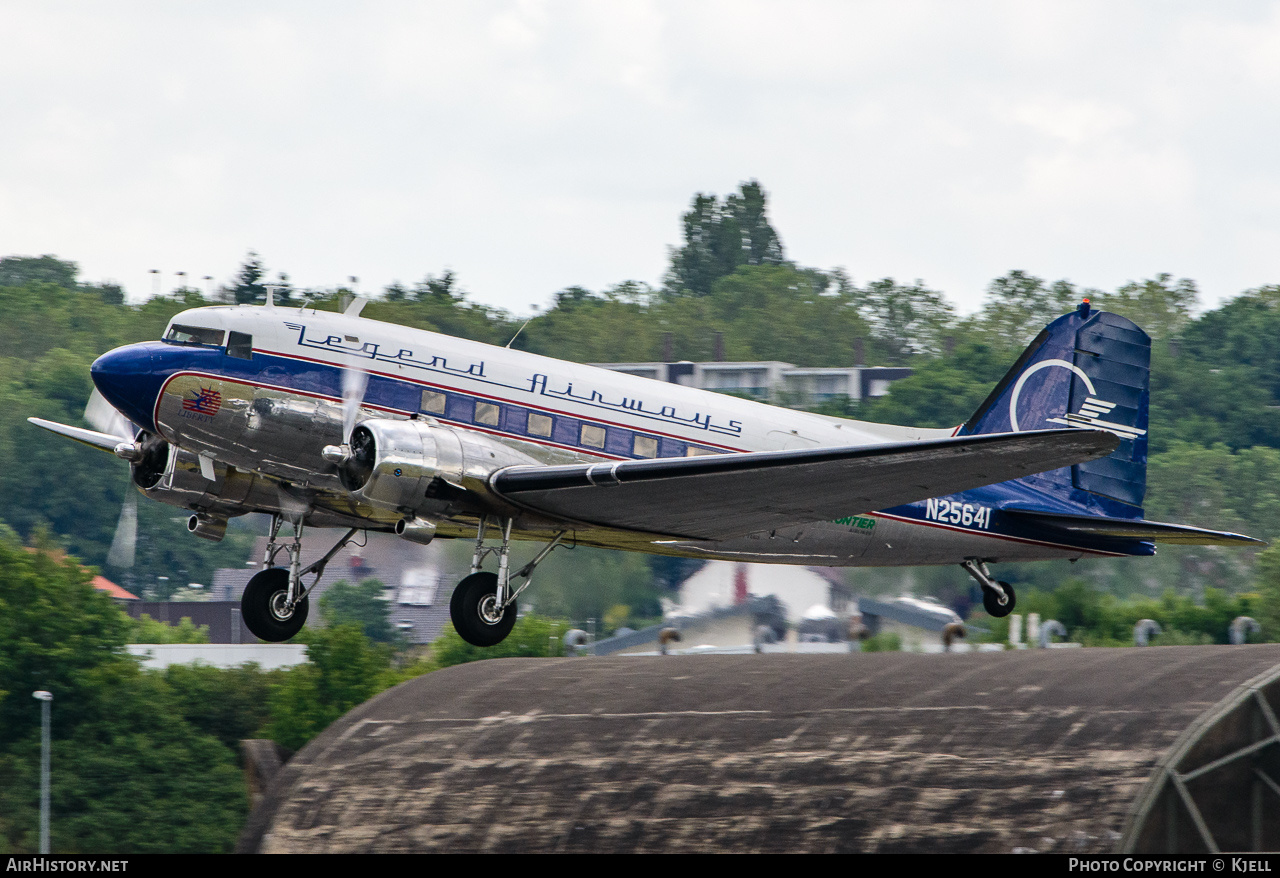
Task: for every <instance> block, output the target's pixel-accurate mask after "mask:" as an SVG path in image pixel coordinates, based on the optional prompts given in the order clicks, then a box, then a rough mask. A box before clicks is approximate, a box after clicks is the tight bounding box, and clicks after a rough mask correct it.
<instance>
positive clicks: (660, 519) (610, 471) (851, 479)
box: [490, 429, 1120, 540]
mask: <svg viewBox="0 0 1280 878" xmlns="http://www.w3.org/2000/svg"><path fill="white" fill-rule="evenodd" d="M1119 441H1120V440H1119V439H1118V438H1117V437H1116V436H1115V435H1113V434H1111V433H1107V432H1104V431H1101V430H1077V429H1068V430H1037V431H1027V432H1024V433H995V434H983V435H978V436H960V437H954V438H947V439H935V440H932V441H927V442H899V443H893V444H886V445H858V446H843V447H837V448H806V449H801V450H791V451H756V452H743V453H733V454H719V455H714V456H710V457H682V458H674V459H670V458H669V459H659V460H627V461H619V462H616V463H614V462H610V463H597V464H581V465H572V466H549V467H531V466H516V467H508V468H507V469H503V470H499V471H498V472H497V473H495V474H494V475H493V476H492V478H491V479H490V485H491V487H492V488H493V490H494V491H495V492H497V493H498V494H500V495H501V496H503V497H505V498H506V499H508V500H510V501H511V502H513V503H515V504H517V505H519V506H523V507H525V508H528V509H531V510H534V511H537V512H540V513H543V514H545V515H549V516H551V517H553V518H559V519H565V520H569V521H578V522H583V523H586V524H595V525H603V526H605V527H613V528H620V529H624V530H632V531H639V532H643V533H652V534H663V535H667V536H673V537H681V538H685V539H713V540H714V539H727V538H730V537H735V536H742V535H744V534H749V533H758V532H760V531H765V530H772V529H775V528H780V527H789V526H792V525H798V524H806V523H808V522H813V521H825V520H831V519H835V518H839V517H841V516H845V515H851V514H855V513H862V512H872V511H875V510H877V509H887V508H890V507H893V506H898V505H901V504H903V503H914V502H916V501H919V500H925V499H928V498H929V497H940V496H944V495H946V494H953V493H955V492H957V491H964V490H968V489H970V488H977V487H980V486H982V485H990V484H995V483H997V482H1004V481H1008V480H1009V479H1016V478H1020V477H1022V476H1025V475H1028V474H1030V473H1037V472H1043V471H1044V470H1049V469H1057V468H1058V467H1062V466H1070V465H1071V464H1076V463H1080V462H1081V461H1085V460H1093V459H1094V458H1097V457H1104V456H1106V455H1107V454H1110V453H1111V452H1112V451H1114V450H1115V448H1116V445H1117V444H1118V443H1119Z"/></svg>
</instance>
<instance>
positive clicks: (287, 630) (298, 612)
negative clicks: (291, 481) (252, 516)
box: [240, 515, 359, 643]
mask: <svg viewBox="0 0 1280 878" xmlns="http://www.w3.org/2000/svg"><path fill="white" fill-rule="evenodd" d="M282 522H283V519H282V518H281V517H280V516H279V515H276V516H273V517H272V519H271V535H270V537H269V538H268V540H267V551H266V554H265V555H264V556H263V558H262V567H263V569H262V570H261V571H260V572H258V573H256V574H254V577H253V578H252V579H250V580H249V584H248V585H247V586H245V589H244V597H242V598H241V599H240V615H241V616H242V617H243V618H244V624H245V625H246V626H247V627H248V629H249V630H250V631H252V632H253V635H254V636H255V637H257V638H258V639H259V640H265V641H267V642H268V643H280V642H282V641H285V640H288V639H289V638H290V637H292V636H293V635H295V634H297V633H298V632H299V631H301V630H302V625H303V623H305V622H306V621H307V610H308V601H307V595H309V594H311V590H312V589H314V588H315V587H316V584H317V583H318V582H320V577H321V576H323V575H324V568H325V565H326V564H328V563H329V561H330V560H332V559H333V556H334V555H336V554H338V550H339V549H341V548H342V547H343V546H345V545H346V544H347V543H349V542H351V540H352V538H354V537H355V535H356V534H357V533H358V532H359V528H354V527H353V528H351V530H349V531H347V533H346V536H344V537H343V538H342V539H340V540H338V542H337V543H336V544H335V545H334V547H333V548H332V549H330V550H329V551H328V552H326V553H325V555H324V557H323V558H321V559H320V560H319V561H315V562H313V563H311V564H308V565H307V566H306V567H303V566H302V521H301V520H300V519H299V520H298V521H295V522H294V524H293V540H292V541H290V542H289V543H287V544H284V545H281V544H280V543H278V542H277V541H276V538H277V537H278V536H279V534H280V525H281V524H282ZM281 552H288V553H289V566H288V567H274V566H272V565H273V564H275V560H276V556H277V555H279V554H280V553H281ZM309 573H314V574H315V575H316V578H315V579H314V580H312V582H311V585H310V586H307V587H305V588H304V587H303V585H302V577H304V576H306V575H307V574H309Z"/></svg>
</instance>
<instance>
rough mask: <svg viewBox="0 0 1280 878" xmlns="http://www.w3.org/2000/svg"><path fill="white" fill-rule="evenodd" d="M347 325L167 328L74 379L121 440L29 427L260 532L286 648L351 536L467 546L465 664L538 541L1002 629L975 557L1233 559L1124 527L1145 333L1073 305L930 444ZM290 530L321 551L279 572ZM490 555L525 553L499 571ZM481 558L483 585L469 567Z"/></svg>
mask: <svg viewBox="0 0 1280 878" xmlns="http://www.w3.org/2000/svg"><path fill="white" fill-rule="evenodd" d="M363 304H364V301H363V300H360V299H357V300H355V302H354V303H352V305H351V306H350V307H348V308H347V309H346V311H345V312H344V313H332V312H322V311H314V310H310V309H308V308H306V307H305V306H304V307H302V308H293V307H289V308H285V307H277V306H275V305H274V304H273V303H272V302H271V300H270V298H269V299H268V301H267V304H266V305H265V306H239V307H208V308H197V309H193V310H190V311H185V312H183V313H181V314H179V315H177V316H176V317H174V318H173V321H172V323H170V325H169V327H168V328H167V330H166V332H165V335H164V338H163V339H162V340H161V341H156V342H146V343H143V344H134V345H128V346H126V347H122V348H117V349H116V350H113V351H111V352H109V353H106V354H104V355H103V356H101V357H100V358H98V360H97V361H96V362H94V364H93V366H92V376H93V382H94V384H95V386H96V388H97V393H100V394H101V396H102V397H104V398H105V400H106V401H107V402H109V403H110V406H111V407H114V410H115V411H117V412H119V413H120V414H121V415H123V417H124V419H127V421H128V424H126V423H125V422H124V420H123V419H118V420H117V423H118V426H115V427H112V426H110V419H104V418H102V417H101V416H99V417H98V418H96V419H92V418H91V420H92V421H93V423H94V425H95V426H98V427H99V430H87V429H83V428H79V427H72V426H66V425H62V424H55V423H52V422H49V421H43V420H40V419H38V418H31V419H30V420H31V422H32V423H34V424H36V425H37V426H40V427H44V428H45V429H48V430H52V431H54V432H56V433H59V434H61V435H63V436H67V437H70V438H72V439H75V440H78V441H80V442H84V443H87V444H89V445H92V446H95V447H97V448H100V449H104V450H106V451H109V452H112V453H114V454H115V455H116V456H118V457H120V458H123V459H124V460H127V461H129V462H130V464H131V471H132V479H133V482H134V484H135V485H136V486H137V487H138V488H139V489H140V490H141V491H142V493H143V494H145V495H146V496H148V497H151V498H153V499H156V500H160V501H161V502H164V503H170V504H172V505H174V506H180V507H183V508H186V509H190V510H192V511H193V513H194V514H193V515H192V516H191V518H190V520H189V522H188V528H189V529H190V530H191V532H192V533H194V534H196V535H197V536H201V537H205V538H208V539H213V540H217V539H221V538H222V536H223V534H224V533H225V531H226V527H227V519H228V518H229V517H231V516H236V515H243V514H244V513H247V512H265V513H267V514H269V515H271V516H272V526H271V537H270V540H269V546H268V549H267V553H266V557H265V558H264V559H263V565H262V566H263V569H262V571H261V572H259V573H258V574H256V575H255V576H254V577H253V579H252V580H251V581H250V582H249V584H248V586H247V588H246V589H245V593H244V598H243V603H242V606H243V615H244V620H245V623H246V624H247V625H248V626H249V628H250V630H251V631H253V633H254V634H256V635H257V636H258V637H260V638H261V639H263V640H267V641H282V640H287V639H288V638H290V637H292V636H293V635H294V634H296V633H297V632H298V631H299V630H300V629H301V627H302V625H303V623H304V622H305V620H306V616H307V595H308V593H309V592H310V591H311V589H313V588H314V587H315V584H316V582H318V581H319V579H320V577H321V575H322V574H323V572H324V566H325V564H326V562H327V561H328V560H329V559H331V558H332V557H333V556H334V554H335V553H336V552H337V551H338V550H339V549H340V548H341V547H342V546H344V545H346V544H347V543H348V542H349V541H351V540H352V539H353V538H354V537H355V536H356V534H358V533H360V532H361V531H368V530H376V531H388V532H394V533H396V534H398V535H399V536H401V537H404V538H405V539H409V540H413V541H416V542H419V543H428V542H430V541H431V540H432V539H433V538H442V537H455V538H459V537H465V538H468V539H474V540H475V545H476V550H475V555H474V558H473V561H472V565H471V574H470V575H469V576H467V577H466V578H465V579H463V580H462V581H461V583H459V585H458V586H457V588H456V590H455V591H454V593H453V598H452V601H451V604H450V609H451V614H452V619H453V623H454V626H455V627H456V628H457V630H458V633H459V634H461V635H462V637H464V638H465V639H466V640H468V641H469V642H471V643H473V644H476V645H478V646H491V645H493V644H496V643H498V642H499V641H501V640H502V639H503V638H504V637H505V636H506V635H507V633H508V632H509V631H510V630H511V626H512V624H513V623H514V621H515V617H516V598H517V596H518V595H519V594H520V593H521V592H522V591H523V590H524V589H525V588H526V587H528V584H529V582H528V577H529V575H530V574H531V573H532V572H533V569H534V568H535V567H536V566H537V565H538V563H539V562H540V561H541V560H542V559H543V558H545V557H546V556H547V554H548V553H550V552H551V550H552V549H554V548H555V547H556V546H559V545H564V544H574V545H590V546H602V547H606V548H612V549H626V550H631V551H641V552H651V553H658V554H666V555H680V556H685V557H695V558H719V559H733V560H745V561H761V562H775V563H784V564H821V565H830V566H841V565H842V566H899V565H918V564H959V565H960V566H962V567H963V568H964V569H965V570H966V571H967V572H968V573H969V575H970V576H972V577H973V578H974V579H975V580H977V582H978V583H979V585H981V587H982V590H983V596H984V601H983V603H984V606H985V607H986V609H987V611H988V612H990V613H991V614H992V615H994V616H1003V615H1005V614H1007V613H1009V612H1010V611H1011V610H1012V609H1013V607H1014V600H1015V596H1014V591H1013V589H1012V588H1011V587H1010V586H1009V585H1008V584H1007V583H1004V582H998V581H996V580H995V579H993V578H992V576H991V575H990V573H989V572H988V570H987V564H988V563H990V562H994V561H1025V560H1033V559H1050V558H1069V559H1076V558H1084V557H1111V556H1122V555H1151V554H1154V553H1155V543H1157V542H1173V543H1196V544H1244V543H1256V542H1258V541H1257V540H1253V539H1251V538H1249V537H1244V536H1240V535H1237V534H1230V533H1219V532H1215V531H1207V530H1201V529H1198V528H1193V527H1184V526H1179V525H1172V524H1161V523H1157V522H1150V521H1146V520H1144V519H1143V517H1142V498H1143V494H1144V491H1145V487H1146V462H1147V401H1148V364H1149V360H1150V344H1151V343H1150V339H1149V338H1148V337H1147V335H1146V333H1144V332H1143V331H1142V330H1141V329H1139V328H1138V327H1137V326H1135V325H1134V324H1133V323H1131V322H1130V321H1128V320H1126V319H1125V318H1123V317H1120V316H1117V315H1115V314H1109V313H1106V312H1103V311H1096V310H1091V309H1090V306H1089V304H1088V302H1087V301H1086V302H1085V303H1083V304H1081V306H1080V307H1079V309H1078V310H1076V311H1074V312H1072V313H1070V314H1067V315H1066V316H1064V317H1061V318H1059V319H1058V320H1055V321H1054V322H1053V323H1052V324H1050V325H1049V326H1048V327H1047V328H1046V329H1045V330H1044V331H1042V332H1041V333H1040V335H1039V336H1038V337H1037V338H1036V339H1035V340H1034V341H1033V342H1032V343H1031V346H1030V347H1028V348H1027V350H1026V352H1025V353H1023V355H1022V356H1021V358H1020V359H1019V360H1018V361H1017V362H1016V363H1015V364H1014V365H1013V367H1012V368H1011V369H1010V371H1009V373H1008V374H1007V375H1006V376H1005V377H1004V380H1002V381H1001V382H1000V383H999V384H998V385H997V386H996V388H995V389H994V390H993V391H992V392H991V395H990V396H989V397H988V398H987V400H986V401H985V402H984V403H983V404H982V405H981V407H979V409H978V410H977V411H976V412H975V413H974V415H973V416H972V417H971V418H970V419H969V420H968V422H966V423H965V424H963V425H962V426H960V427H957V428H955V429H953V430H937V429H920V428H914V427H895V426H889V425H885V424H872V423H863V422H860V421H853V420H844V419H840V418H831V417H825V416H822V415H816V414H810V413H806V412H800V411H792V410H789V409H784V408H775V407H773V406H769V405H765V404H763V403H758V402H752V401H749V400H743V399H736V398H733V397H729V396H724V395H720V394H716V393H710V392H706V391H702V390H697V389H693V388H689V387H682V386H679V385H676V384H667V383H662V382H658V381H653V380H650V379H647V378H639V377H635V376H629V375H624V374H619V373H616V372H611V371H607V370H604V369H598V368H592V367H589V366H582V365H578V364H575V363H568V362H563V361H560V360H555V359H550V358H547V357H541V356H536V355H534V354H529V353H524V352H521V351H515V350H509V349H507V348H500V347H492V346H490V345H484V344H478V343H476V342H471V341H464V340H462V339H457V338H450V337H447V336H443V335H437V334H435V333H431V332H422V331H418V330H413V329H407V328H404V327H401V326H394V325H390V324H387V323H381V322H378V321H374V320H369V319H366V318H362V317H360V316H359V312H360V308H361V307H362V306H363ZM98 409H99V410H101V409H106V410H107V411H108V412H111V409H110V408H108V407H106V406H102V405H99V406H98ZM93 410H94V406H93V405H91V406H90V412H92V411H93ZM111 413H112V415H114V412H111ZM285 524H288V525H289V527H290V528H291V529H292V535H291V538H290V535H289V534H288V531H287V530H286V533H285V535H283V536H282V535H281V533H280V531H281V527H282V525H285ZM304 526H311V527H342V528H347V531H346V534H345V535H344V536H343V537H342V538H341V539H340V540H338V542H337V544H336V545H335V546H334V547H333V548H332V549H331V550H330V551H329V552H328V553H327V554H326V555H324V557H323V558H322V559H321V560H319V561H317V562H316V563H314V564H311V565H308V566H307V567H305V568H303V567H302V565H301V562H300V555H301V552H300V548H301V542H302V535H303V528H304ZM512 540H536V541H540V542H542V543H544V545H543V547H542V549H541V551H539V552H538V553H537V554H536V555H535V556H534V558H533V559H532V560H531V561H530V562H529V563H527V564H525V565H524V566H523V567H522V568H520V569H519V570H518V571H514V572H513V571H512V570H511V568H510V566H509V564H508V550H509V547H510V544H511V541H512ZM493 542H497V545H492V544H491V543H493ZM282 552H283V553H284V554H285V555H286V556H287V559H288V564H287V566H275V561H276V559H277V558H278V557H280V555H281V553H282ZM491 553H492V554H495V555H496V556H497V565H496V566H497V571H496V572H491V571H485V570H483V569H482V567H483V564H484V562H485V560H486V558H487V556H488V555H490V554H491ZM310 575H314V579H313V580H312V581H311V583H310V585H307V584H306V582H305V581H304V577H308V576H310ZM519 579H524V580H525V581H524V584H523V585H520V586H519V588H516V587H515V584H516V581H517V580H519Z"/></svg>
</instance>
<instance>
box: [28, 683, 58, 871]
mask: <svg viewBox="0 0 1280 878" xmlns="http://www.w3.org/2000/svg"><path fill="white" fill-rule="evenodd" d="M31 697H32V698H34V699H36V700H37V701H39V702H40V853H42V854H47V853H49V712H50V705H51V704H52V702H53V693H52V692H46V691H45V690H43V689H41V690H40V691H38V692H32V693H31Z"/></svg>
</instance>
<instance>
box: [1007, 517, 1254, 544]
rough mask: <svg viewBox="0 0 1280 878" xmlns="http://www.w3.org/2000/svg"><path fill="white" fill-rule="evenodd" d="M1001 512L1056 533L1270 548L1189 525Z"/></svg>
mask: <svg viewBox="0 0 1280 878" xmlns="http://www.w3.org/2000/svg"><path fill="white" fill-rule="evenodd" d="M1001 512H1003V513H1005V514H1006V515H1016V516H1017V517H1018V518H1019V519H1021V520H1023V521H1034V522H1035V523H1037V524H1042V525H1044V526H1045V527H1052V528H1054V529H1056V530H1063V531H1067V532H1069V533H1076V534H1088V535H1090V536H1095V537H1114V538H1116V539H1125V540H1149V541H1151V542H1153V543H1176V544H1181V545H1185V546H1241V545H1264V546H1265V545H1266V543H1265V542H1263V541H1262V540H1257V539H1254V538H1253V537H1247V536H1245V535H1244V534H1234V533H1228V532H1226V531H1217V530H1205V529H1203V528H1199V527H1190V526H1188V525H1185V524H1165V523H1163V522H1159V521H1144V520H1142V519H1136V520H1135V519H1124V518H1101V517H1098V516H1093V515H1060V514H1057V513H1052V512H1036V511H1035V510H1030V509H1002V510H1001Z"/></svg>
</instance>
